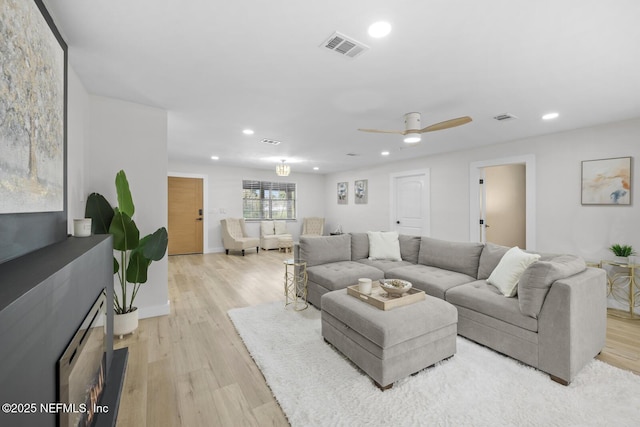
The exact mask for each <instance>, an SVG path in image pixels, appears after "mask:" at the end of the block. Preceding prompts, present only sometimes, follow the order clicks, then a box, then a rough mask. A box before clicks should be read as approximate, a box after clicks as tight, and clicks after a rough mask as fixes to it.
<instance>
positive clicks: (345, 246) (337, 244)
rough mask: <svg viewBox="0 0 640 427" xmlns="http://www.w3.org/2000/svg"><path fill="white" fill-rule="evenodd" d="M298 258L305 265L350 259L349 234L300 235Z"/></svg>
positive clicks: (311, 265)
mask: <svg viewBox="0 0 640 427" xmlns="http://www.w3.org/2000/svg"><path fill="white" fill-rule="evenodd" d="M300 259H302V260H304V261H306V262H307V267H313V266H314V265H320V264H326V263H329V262H338V261H350V260H351V236H350V235H348V234H341V235H339V236H317V237H306V236H300Z"/></svg>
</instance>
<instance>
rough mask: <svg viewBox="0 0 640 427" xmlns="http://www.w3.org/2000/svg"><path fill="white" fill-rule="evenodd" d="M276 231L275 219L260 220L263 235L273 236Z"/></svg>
mask: <svg viewBox="0 0 640 427" xmlns="http://www.w3.org/2000/svg"><path fill="white" fill-rule="evenodd" d="M273 233H274V227H273V221H262V222H260V234H261V235H263V236H272V235H273Z"/></svg>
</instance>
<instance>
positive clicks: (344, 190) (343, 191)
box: [337, 182, 349, 205]
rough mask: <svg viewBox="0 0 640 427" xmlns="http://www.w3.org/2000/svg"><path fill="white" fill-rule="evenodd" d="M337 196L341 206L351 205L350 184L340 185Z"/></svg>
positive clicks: (341, 183) (343, 183)
mask: <svg viewBox="0 0 640 427" xmlns="http://www.w3.org/2000/svg"><path fill="white" fill-rule="evenodd" d="M337 196H338V204H339V205H346V204H347V203H349V183H347V182H339V183H338V189H337Z"/></svg>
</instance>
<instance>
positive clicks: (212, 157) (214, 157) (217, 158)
mask: <svg viewBox="0 0 640 427" xmlns="http://www.w3.org/2000/svg"><path fill="white" fill-rule="evenodd" d="M219 159H220V157H218V156H211V160H219Z"/></svg>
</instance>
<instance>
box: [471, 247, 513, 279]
mask: <svg viewBox="0 0 640 427" xmlns="http://www.w3.org/2000/svg"><path fill="white" fill-rule="evenodd" d="M509 249H510V248H509V247H508V246H501V245H496V244H495V243H491V242H487V243H485V244H484V248H482V253H481V254H480V264H479V265H478V280H484V279H487V278H488V277H489V276H490V275H491V273H493V270H494V269H495V268H496V267H497V266H498V263H499V262H500V260H501V259H502V257H503V256H504V254H506V253H507V251H508V250H509Z"/></svg>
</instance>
